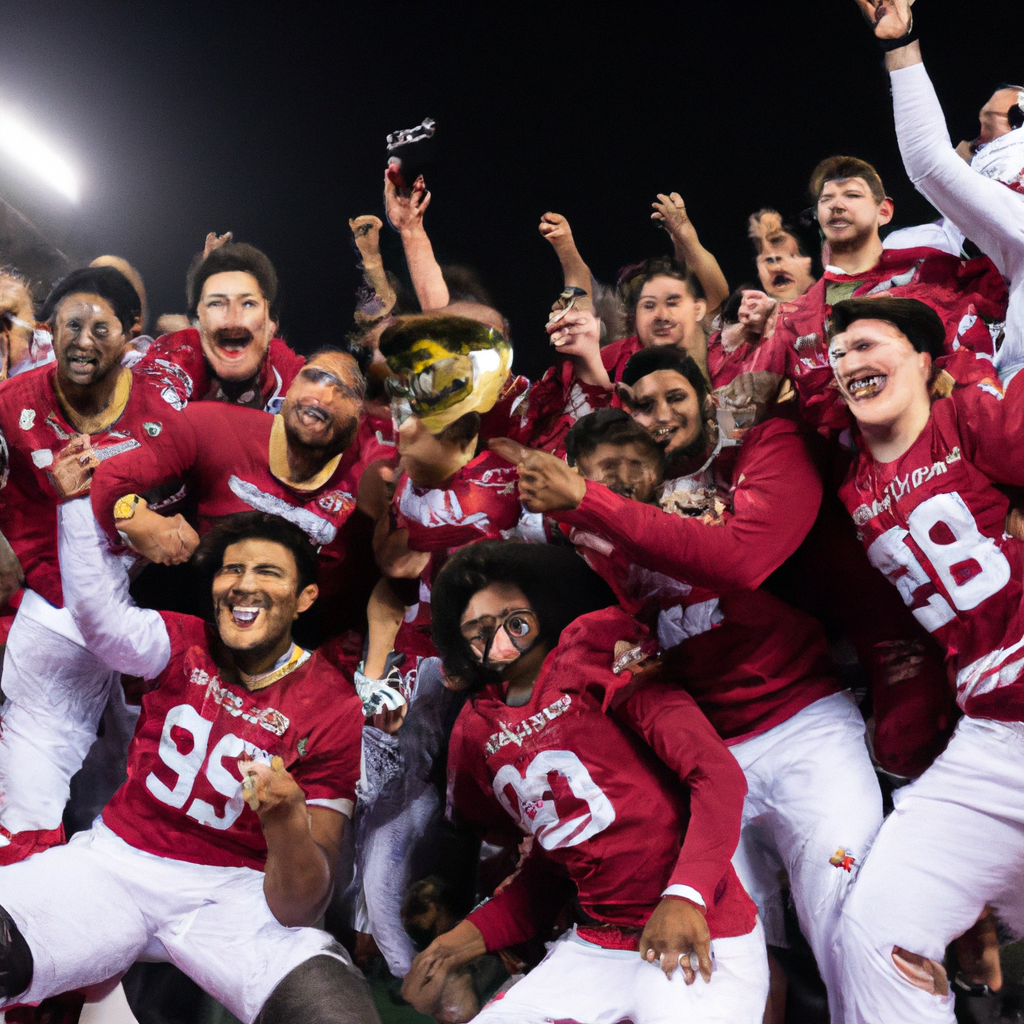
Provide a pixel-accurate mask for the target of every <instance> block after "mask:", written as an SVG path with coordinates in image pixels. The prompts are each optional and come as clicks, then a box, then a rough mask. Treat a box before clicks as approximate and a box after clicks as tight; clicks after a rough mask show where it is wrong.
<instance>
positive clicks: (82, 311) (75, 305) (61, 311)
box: [56, 292, 117, 320]
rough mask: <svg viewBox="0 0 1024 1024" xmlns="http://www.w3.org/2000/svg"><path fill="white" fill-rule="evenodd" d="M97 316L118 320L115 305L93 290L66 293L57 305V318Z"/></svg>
mask: <svg viewBox="0 0 1024 1024" xmlns="http://www.w3.org/2000/svg"><path fill="white" fill-rule="evenodd" d="M73 316H75V317H81V316H87V317H90V318H92V317H96V318H103V319H113V320H116V319H117V316H116V314H115V313H114V308H113V306H111V305H110V303H109V302H107V300H106V299H105V298H103V296H102V295H95V294H93V293H92V292H72V293H71V294H70V295H65V296H64V298H63V299H61V301H60V305H59V306H57V310H56V318H57V319H59V320H67V319H68V318H69V317H73Z"/></svg>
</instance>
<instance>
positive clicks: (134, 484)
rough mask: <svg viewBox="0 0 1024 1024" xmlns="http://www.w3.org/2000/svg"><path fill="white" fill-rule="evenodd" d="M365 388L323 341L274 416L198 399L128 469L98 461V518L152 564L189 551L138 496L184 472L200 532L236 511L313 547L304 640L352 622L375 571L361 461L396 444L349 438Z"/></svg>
mask: <svg viewBox="0 0 1024 1024" xmlns="http://www.w3.org/2000/svg"><path fill="white" fill-rule="evenodd" d="M225 248H226V246H225ZM217 251H219V250H217ZM364 391H365V382H364V381H363V377H362V374H360V372H359V368H358V367H357V365H356V362H355V360H354V359H353V358H352V357H351V356H350V355H348V354H347V353H344V352H339V351H334V350H324V351H321V352H318V353H316V354H314V355H313V356H311V357H310V359H309V362H307V363H306V364H305V365H304V366H303V367H302V369H301V370H300V371H299V373H298V374H297V375H296V377H295V379H294V380H293V382H292V384H291V387H289V389H288V393H287V394H286V396H285V398H284V402H283V404H282V406H281V411H280V412H279V413H278V414H277V415H275V416H268V415H267V414H266V413H264V412H261V411H259V410H256V409H239V408H236V407H233V406H230V405H225V404H223V403H215V402H200V403H196V404H193V405H191V406H189V408H188V409H187V410H185V412H184V413H183V414H182V416H181V417H179V418H177V419H176V420H175V422H174V424H173V425H171V424H165V426H164V429H163V430H162V431H161V433H160V434H159V435H158V436H157V437H154V438H152V439H151V441H150V443H149V444H148V445H147V446H146V448H145V449H139V450H138V451H136V452H132V453H131V455H130V456H129V457H128V458H127V459H125V461H124V465H123V466H118V467H114V466H112V465H111V466H110V471H109V472H108V471H107V467H106V466H103V467H101V468H100V470H99V471H98V472H97V473H96V476H95V479H94V481H93V507H94V508H95V511H96V516H97V519H99V521H100V522H101V523H102V524H103V525H104V527H105V528H106V529H107V531H108V533H109V535H110V537H111V538H112V539H114V540H116V539H117V536H118V533H120V534H121V536H122V537H123V538H124V539H125V540H126V541H127V542H128V543H129V544H130V545H131V546H132V547H133V548H134V549H135V550H136V551H138V552H139V553H140V554H143V555H145V556H146V557H147V558H148V559H150V561H153V562H160V563H163V564H165V565H174V564H179V563H182V562H185V561H187V560H188V558H189V556H190V555H191V554H192V552H193V550H194V549H195V547H196V544H197V543H198V540H199V537H198V534H197V533H196V532H195V531H194V530H193V529H192V527H191V526H190V525H189V524H188V523H187V522H186V521H185V519H184V518H183V517H182V516H180V515H178V516H175V517H173V518H166V517H164V516H161V515H160V514H159V513H158V512H155V511H153V510H152V509H150V508H149V506H148V504H147V503H146V501H145V500H143V499H142V498H141V497H140V496H139V495H140V494H142V493H144V492H147V491H151V490H153V489H154V488H161V487H163V486H165V485H166V484H168V483H171V482H173V481H175V480H184V481H185V484H186V486H187V488H188V492H189V494H190V496H191V497H192V499H193V500H194V501H195V502H196V505H197V514H198V527H199V532H200V533H205V532H206V531H207V530H208V529H209V528H210V527H211V526H212V525H213V524H214V523H215V522H216V521H217V520H218V519H220V518H222V517H223V516H226V515H230V514H232V513H234V512H241V511H246V510H249V509H258V510H260V511H263V512H272V513H274V514H275V515H280V516H282V517H284V518H285V519H288V520H289V521H291V522H293V523H295V524H296V525H298V526H299V527H301V528H302V529H303V531H304V532H305V533H306V534H307V536H308V537H309V538H310V540H311V541H312V542H313V543H314V544H316V545H317V547H318V548H319V559H318V561H319V566H320V572H319V576H318V584H319V586H320V594H321V597H320V602H318V603H319V604H321V606H322V607H321V610H320V612H319V614H318V615H317V617H316V618H315V619H313V620H312V621H311V622H310V623H308V624H306V625H305V627H304V639H308V640H310V641H313V640H321V639H323V638H324V637H325V636H326V635H328V634H337V633H340V632H341V631H343V630H344V629H345V628H347V627H349V626H356V625H358V624H359V623H360V622H361V620H362V616H363V615H364V614H365V608H366V600H367V598H368V597H369V589H370V588H371V587H372V586H373V582H374V574H373V562H372V556H370V555H369V553H368V548H369V530H368V527H369V524H368V523H367V524H365V525H366V526H367V535H366V537H365V538H362V542H361V543H360V542H359V534H358V529H359V527H358V525H357V523H350V517H351V516H352V513H353V512H354V510H355V507H356V492H357V488H358V483H359V477H360V474H361V472H362V469H363V467H364V466H365V465H366V464H367V463H368V462H371V461H373V460H374V459H380V458H388V457H390V456H391V453H392V449H391V448H390V446H386V445H374V444H372V443H370V444H367V445H364V446H363V447H362V449H360V447H359V446H358V445H356V444H354V440H355V436H356V431H357V429H358V425H359V415H360V411H361V408H362V399H363V394H364ZM136 455H137V456H138V458H135V457H134V456H136ZM362 554H365V555H366V558H365V559H364V561H365V562H366V564H365V565H363V563H362V562H360V561H359V559H360V556H361V555H362ZM353 560H355V561H353ZM356 563H358V564H356ZM343 565H344V568H343V567H342V566H343ZM364 584H365V585H364Z"/></svg>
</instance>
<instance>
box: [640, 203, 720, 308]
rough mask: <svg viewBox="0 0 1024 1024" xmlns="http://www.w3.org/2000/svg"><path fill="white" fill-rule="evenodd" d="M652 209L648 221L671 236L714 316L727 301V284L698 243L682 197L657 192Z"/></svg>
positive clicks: (706, 252)
mask: <svg viewBox="0 0 1024 1024" xmlns="http://www.w3.org/2000/svg"><path fill="white" fill-rule="evenodd" d="M651 206H653V207H654V213H652V214H651V220H653V221H659V222H660V223H662V224H663V225H664V226H665V230H666V231H668V233H669V234H670V235H671V236H672V245H673V246H674V247H675V251H676V259H677V260H678V261H679V262H680V263H685V264H686V266H688V267H689V268H690V269H691V270H692V271H693V272H694V274H695V275H696V277H697V280H698V281H700V283H701V286H702V287H703V289H704V295H705V296H706V298H707V300H708V315H710V316H714V314H715V313H716V312H717V311H718V310H719V309H720V308H721V305H722V303H723V302H725V300H726V299H727V298H729V284H728V282H727V281H726V280H725V274H723V273H722V268H721V267H720V266H719V265H718V260H716V259H715V257H714V256H713V255H712V254H711V253H710V252H708V251H707V249H705V248H704V246H703V245H701V244H700V239H699V238H698V237H697V229H696V228H695V227H694V226H693V221H691V220H690V218H689V216H688V215H687V213H686V203H685V202H683V197H682V196H681V195H680V194H679V193H678V192H671V193H669V195H664V194H662V193H661V192H659V193H658V198H657V199H656V200H655V202H653V203H651Z"/></svg>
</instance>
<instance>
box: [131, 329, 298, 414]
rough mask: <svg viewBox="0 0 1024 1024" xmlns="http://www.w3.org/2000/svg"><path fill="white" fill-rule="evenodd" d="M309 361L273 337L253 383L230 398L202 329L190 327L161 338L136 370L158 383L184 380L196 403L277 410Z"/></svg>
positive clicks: (152, 346) (279, 409) (151, 347)
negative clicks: (216, 373) (201, 337)
mask: <svg viewBox="0 0 1024 1024" xmlns="http://www.w3.org/2000/svg"><path fill="white" fill-rule="evenodd" d="M305 364H306V361H305V360H304V359H303V358H302V356H300V355H298V354H297V353H295V352H293V351H292V350H291V349H290V348H289V347H288V346H287V345H286V344H285V343H284V342H283V341H282V340H281V339H280V338H272V339H271V341H270V348H269V349H268V350H267V356H266V358H265V359H264V360H263V362H262V364H261V365H260V369H259V373H258V374H257V376H256V377H255V378H254V379H253V380H252V381H250V382H248V383H249V385H250V386H249V387H247V388H245V389H243V390H242V391H241V393H240V394H239V395H238V396H237V397H228V395H226V394H225V393H224V390H223V388H222V386H221V383H220V381H219V380H218V379H217V378H216V377H214V376H213V375H212V374H211V373H210V366H209V364H208V363H207V362H206V357H205V356H204V355H203V346H202V342H201V341H200V340H199V331H197V330H196V329H195V328H194V327H189V328H187V329H186V330H184V331H175V333H174V334H165V335H163V337H161V338H157V339H156V341H154V342H153V344H152V345H150V346H149V348H148V349H147V350H146V354H145V355H144V356H143V357H142V359H140V360H139V362H138V363H136V365H135V369H136V371H137V372H138V373H144V374H146V375H148V376H151V377H152V378H153V379H154V380H155V381H158V382H169V381H172V380H174V381H182V382H184V383H185V384H186V386H187V390H188V397H189V398H190V399H191V400H192V401H194V402H205V401H212V402H231V403H233V404H237V405H247V406H251V407H252V408H254V409H264V410H266V411H267V412H274V413H276V412H280V411H281V404H282V403H283V402H284V396H285V393H286V392H287V391H288V389H289V388H290V387H291V384H292V381H293V380H295V378H296V376H297V375H298V372H299V370H301V369H302V367H303V366H305Z"/></svg>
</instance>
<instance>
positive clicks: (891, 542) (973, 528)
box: [868, 491, 1010, 633]
mask: <svg viewBox="0 0 1024 1024" xmlns="http://www.w3.org/2000/svg"><path fill="white" fill-rule="evenodd" d="M907 525H908V526H909V527H910V529H909V531H908V530H904V529H902V527H899V526H893V527H891V528H890V529H888V530H886V531H885V533H883V534H882V535H881V536H879V537H876V538H875V540H874V542H873V543H872V544H871V546H870V547H869V548H868V560H869V561H870V562H871V564H872V565H873V566H874V567H875V568H876V569H880V570H881V571H882V572H883V573H885V575H886V577H887V578H888V580H889V582H890V583H894V584H895V585H896V587H897V589H898V590H899V592H900V595H901V596H902V598H903V600H904V602H905V603H906V605H907V607H909V608H910V610H911V611H912V612H913V613H914V616H915V618H916V619H917V620H918V622H920V623H921V625H922V626H924V628H925V629H927V630H928V632H929V633H933V632H935V630H937V629H939V628H941V627H942V626H944V625H945V624H946V623H947V622H949V621H950V620H952V619H953V618H955V617H956V611H954V607H955V608H956V609H957V610H958V611H970V609H972V608H977V607H978V605H979V604H981V602H982V601H984V600H986V599H987V598H989V597H992V596H993V595H994V594H998V593H999V591H1000V590H1002V589H1003V587H1005V586H1006V584H1007V583H1008V582H1009V580H1010V563H1009V562H1008V561H1007V560H1006V556H1005V555H1004V554H1003V553H1002V551H1000V550H999V548H998V546H997V545H996V542H995V541H994V540H992V538H991V537H986V536H985V535H984V534H983V533H982V532H981V531H980V530H979V529H978V524H977V523H976V522H975V521H974V516H973V515H971V510H970V509H969V508H968V507H967V504H966V502H965V501H964V500H963V498H961V497H960V495H959V494H957V493H956V492H955V491H954V492H950V493H948V494H936V495H934V497H931V498H928V499H927V500H926V501H923V502H921V504H920V505H918V506H917V508H915V509H914V511H913V512H911V513H910V516H909V517H908V519H907ZM908 536H910V537H912V538H913V539H914V542H915V543H916V544H917V546H918V547H919V548H920V549H921V551H922V553H923V554H924V556H925V557H926V558H927V559H928V561H929V562H930V563H931V565H932V567H933V568H934V570H935V574H936V576H937V577H938V579H939V582H940V583H941V584H942V587H943V589H944V590H945V591H946V594H948V595H949V598H950V600H951V601H952V602H953V606H950V603H949V601H947V600H946V599H945V598H944V597H943V596H942V594H941V593H940V592H939V591H938V590H937V588H936V587H935V583H934V582H933V580H932V579H931V578H930V577H929V575H928V573H927V572H926V571H925V569H924V567H923V566H922V565H921V563H920V562H919V561H918V560H917V558H916V557H915V556H914V552H913V551H912V550H911V549H910V547H909V545H908V544H907V542H906V538H907V537H908ZM929 590H930V591H931V592H930V593H929V592H928V591H929ZM922 602H923V603H922ZM915 606H916V607H915Z"/></svg>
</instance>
